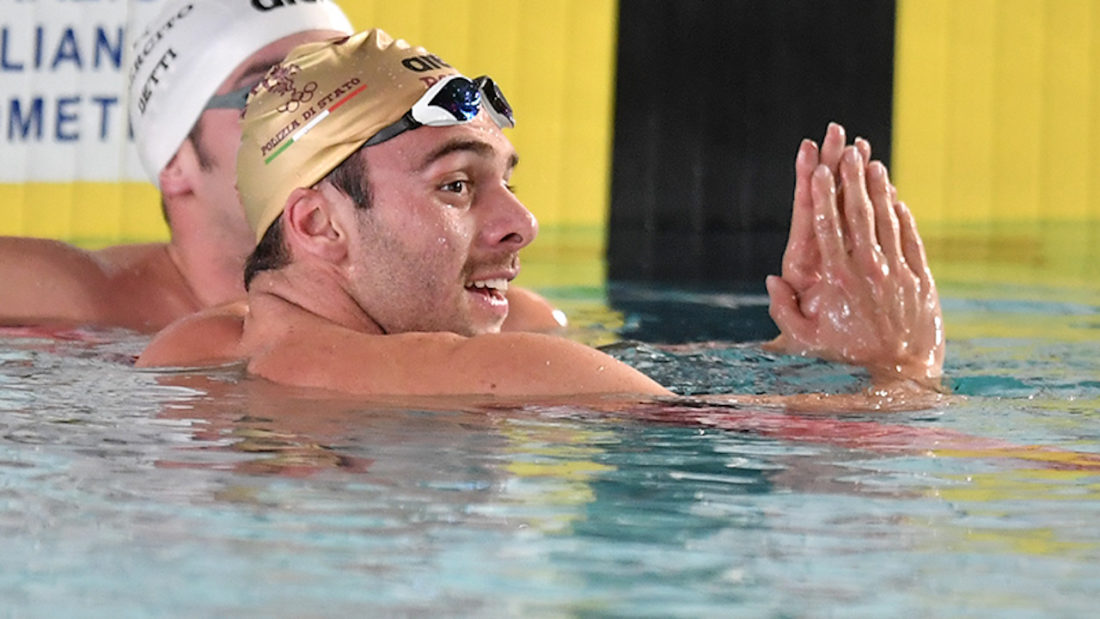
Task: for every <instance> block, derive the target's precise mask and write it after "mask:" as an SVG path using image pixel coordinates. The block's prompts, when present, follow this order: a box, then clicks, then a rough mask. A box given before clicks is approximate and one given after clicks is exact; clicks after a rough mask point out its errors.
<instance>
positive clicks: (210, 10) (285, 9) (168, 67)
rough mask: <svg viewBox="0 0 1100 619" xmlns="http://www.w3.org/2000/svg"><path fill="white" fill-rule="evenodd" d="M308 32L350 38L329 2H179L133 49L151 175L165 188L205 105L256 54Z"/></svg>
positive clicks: (134, 91)
mask: <svg viewBox="0 0 1100 619" xmlns="http://www.w3.org/2000/svg"><path fill="white" fill-rule="evenodd" d="M307 30H338V31H340V32H344V33H347V34H351V33H352V32H353V31H352V28H351V23H350V22H349V21H348V18H347V17H346V16H345V15H344V13H343V11H341V10H340V7H338V6H336V5H335V4H334V3H332V2H330V1H329V0H297V1H295V0H173V1H171V2H168V3H167V4H166V5H165V7H164V9H163V10H161V12H160V13H159V14H158V15H157V16H156V17H155V18H154V19H153V20H152V21H151V22H149V24H147V25H146V27H145V28H144V29H142V30H141V31H139V32H138V33H137V34H136V35H135V36H134V38H133V43H132V45H131V46H130V56H129V58H128V61H127V66H128V67H129V74H128V83H129V102H128V103H129V110H130V122H131V123H132V124H133V129H134V136H135V139H136V141H137V149H138V154H139V155H140V156H141V164H142V166H143V167H144V168H145V173H146V174H148V175H149V178H150V179H151V180H152V181H153V183H154V184H157V185H158V186H159V182H158V178H159V176H160V171H161V169H163V168H164V166H166V165H168V162H169V161H171V159H172V157H173V156H174V155H175V153H176V151H177V150H178V149H179V147H180V145H181V144H183V141H184V139H185V138H186V137H187V134H188V133H189V132H190V131H191V128H192V127H193V126H194V124H195V122H196V121H197V120H198V118H199V115H200V114H202V111H203V108H204V107H205V106H206V102H207V101H208V100H209V99H210V97H211V96H212V95H213V94H214V93H215V92H216V91H217V89H218V86H220V85H221V83H222V82H224V81H225V79H226V78H227V77H229V74H230V73H232V72H233V71H234V70H235V69H236V68H237V65H239V64H240V63H241V62H243V61H244V60H245V59H246V58H248V57H249V56H251V55H252V54H254V53H255V52H256V51H257V50H259V49H260V48H262V47H264V46H265V45H268V44H269V43H272V42H274V41H277V40H279V39H281V38H283V37H285V36H290V35H292V34H296V33H299V32H304V31H307Z"/></svg>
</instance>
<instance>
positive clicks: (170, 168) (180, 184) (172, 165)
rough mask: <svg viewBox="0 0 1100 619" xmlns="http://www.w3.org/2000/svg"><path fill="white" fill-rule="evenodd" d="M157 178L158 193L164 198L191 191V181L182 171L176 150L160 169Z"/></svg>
mask: <svg viewBox="0 0 1100 619" xmlns="http://www.w3.org/2000/svg"><path fill="white" fill-rule="evenodd" d="M157 180H158V181H159V184H160V193H161V194H162V195H163V196H164V197H165V198H174V197H176V196H180V195H183V194H185V193H187V192H189V191H191V182H190V181H189V180H188V178H187V174H185V173H184V171H183V165H181V163H180V155H179V152H178V151H177V152H176V154H175V155H172V159H170V160H169V161H168V164H167V165H165V166H164V168H163V169H162V170H161V171H160V174H159V175H158V176H157Z"/></svg>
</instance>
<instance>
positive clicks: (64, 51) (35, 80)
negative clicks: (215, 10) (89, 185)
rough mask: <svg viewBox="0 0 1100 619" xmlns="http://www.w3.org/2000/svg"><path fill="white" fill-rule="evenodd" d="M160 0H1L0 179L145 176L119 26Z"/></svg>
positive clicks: (139, 18)
mask: <svg viewBox="0 0 1100 619" xmlns="http://www.w3.org/2000/svg"><path fill="white" fill-rule="evenodd" d="M161 2H162V0H0V182H2V183H20V182H25V181H40V182H71V181H107V182H112V181H119V180H131V181H144V180H146V178H145V174H144V173H143V172H142V169H141V163H140V162H139V160H138V156H137V152H136V151H135V150H134V148H133V143H132V137H131V135H130V129H129V123H128V121H127V118H126V70H125V68H124V67H125V66H126V57H127V53H128V46H129V41H130V38H129V37H128V35H127V29H128V27H130V25H131V24H132V25H133V27H140V25H141V24H144V23H145V22H146V21H147V20H148V19H150V18H151V17H152V16H153V15H154V14H155V13H156V11H157V10H158V9H159V7H160V5H161Z"/></svg>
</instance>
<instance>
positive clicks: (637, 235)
mask: <svg viewBox="0 0 1100 619" xmlns="http://www.w3.org/2000/svg"><path fill="white" fill-rule="evenodd" d="M894 18H895V6H894V2H893V0H846V1H837V2H825V1H822V0H621V2H620V26H619V48H618V69H617V86H616V104H615V139H614V161H613V169H612V200H611V218H610V226H609V242H608V263H609V273H610V277H611V278H612V279H613V280H658V281H679V282H723V283H726V282H733V281H737V282H762V278H763V277H764V275H766V274H767V273H777V272H778V269H779V262H780V258H781V256H782V252H783V246H784V243H785V241H786V233H787V227H788V225H789V219H790V205H791V193H792V190H793V187H794V156H795V153H796V151H797V148H798V143H799V141H800V140H801V139H802V138H804V137H810V138H813V139H815V140H817V141H820V139H821V136H822V135H823V134H824V132H825V127H826V124H827V123H828V122H829V121H830V120H836V121H839V122H841V123H843V124H844V125H845V127H846V128H847V129H848V135H849V136H850V137H854V136H857V135H861V136H864V137H866V138H868V139H869V140H871V144H872V145H873V147H874V149H875V157H876V158H878V159H882V160H883V161H885V162H887V163H889V155H890V122H891V114H892V93H893V64H894Z"/></svg>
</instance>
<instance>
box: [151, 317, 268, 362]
mask: <svg viewBox="0 0 1100 619" xmlns="http://www.w3.org/2000/svg"><path fill="white" fill-rule="evenodd" d="M247 314H248V304H247V303H246V302H245V301H236V302H233V303H227V304H225V305H219V306H217V307H212V308H209V309H205V310H202V311H200V312H197V313H194V314H191V315H189V316H185V317H183V318H181V319H179V320H177V321H175V322H173V323H172V324H170V325H168V326H167V327H165V328H164V329H163V330H161V331H160V332H159V333H157V335H156V336H155V337H154V338H153V340H152V341H151V342H150V343H149V345H148V346H147V347H146V348H145V350H144V351H143V352H142V353H141V356H140V357H138V360H137V366H138V367H203V366H210V365H220V364H224V363H227V362H231V361H237V360H240V359H241V358H242V355H241V346H240V344H241V338H242V336H243V334H244V321H245V316H247Z"/></svg>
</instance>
